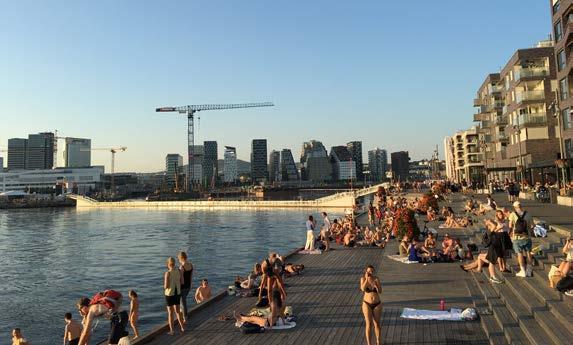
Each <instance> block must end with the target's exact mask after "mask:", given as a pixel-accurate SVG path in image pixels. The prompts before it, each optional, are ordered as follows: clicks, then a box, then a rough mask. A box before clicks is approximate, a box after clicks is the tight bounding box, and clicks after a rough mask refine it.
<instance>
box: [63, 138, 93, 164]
mask: <svg viewBox="0 0 573 345" xmlns="http://www.w3.org/2000/svg"><path fill="white" fill-rule="evenodd" d="M91 148H92V141H91V140H90V139H81V138H66V148H65V149H64V160H65V167H66V168H86V167H89V166H91V165H92V164H91Z"/></svg>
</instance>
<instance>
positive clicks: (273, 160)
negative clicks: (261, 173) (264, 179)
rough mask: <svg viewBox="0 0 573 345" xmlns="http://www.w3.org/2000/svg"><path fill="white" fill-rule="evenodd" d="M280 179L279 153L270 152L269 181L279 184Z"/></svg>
mask: <svg viewBox="0 0 573 345" xmlns="http://www.w3.org/2000/svg"><path fill="white" fill-rule="evenodd" d="M281 179H282V174H281V153H280V152H279V151H275V150H272V151H271V153H270V155H269V181H270V182H279V181H280V180H281Z"/></svg>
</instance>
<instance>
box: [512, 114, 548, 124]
mask: <svg viewBox="0 0 573 345" xmlns="http://www.w3.org/2000/svg"><path fill="white" fill-rule="evenodd" d="M517 122H518V123H519V125H520V126H544V125H546V124H547V114H546V113H537V114H520V115H519V116H518V117H517Z"/></svg>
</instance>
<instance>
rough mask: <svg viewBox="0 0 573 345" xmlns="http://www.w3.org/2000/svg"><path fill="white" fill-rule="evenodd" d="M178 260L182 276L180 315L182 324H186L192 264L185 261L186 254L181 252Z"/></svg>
mask: <svg viewBox="0 0 573 345" xmlns="http://www.w3.org/2000/svg"><path fill="white" fill-rule="evenodd" d="M177 257H178V258H179V270H180V271H181V275H182V276H183V283H182V284H181V314H183V317H182V319H183V323H185V322H187V296H188V295H189V292H190V291H191V280H192V279H193V264H191V262H190V261H189V260H187V253H185V252H181V253H179V255H178V256H177Z"/></svg>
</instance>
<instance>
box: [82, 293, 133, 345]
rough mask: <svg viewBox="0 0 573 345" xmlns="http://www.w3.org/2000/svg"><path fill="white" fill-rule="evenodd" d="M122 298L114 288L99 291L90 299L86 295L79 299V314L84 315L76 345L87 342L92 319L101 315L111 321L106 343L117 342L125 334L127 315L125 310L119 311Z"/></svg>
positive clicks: (85, 344) (83, 344) (84, 344)
mask: <svg viewBox="0 0 573 345" xmlns="http://www.w3.org/2000/svg"><path fill="white" fill-rule="evenodd" d="M122 299H123V298H122V295H121V293H119V292H117V291H115V290H106V291H104V292H99V293H97V294H96V295H95V296H94V297H92V299H91V300H90V299H89V298H86V297H82V298H80V299H79V301H78V302H77V304H76V305H77V307H78V310H79V312H80V314H81V315H82V316H83V317H84V320H83V322H82V323H83V325H84V329H83V330H82V334H81V336H80V341H79V342H78V345H87V344H89V341H90V336H91V330H92V327H93V323H94V320H95V319H96V318H98V317H102V316H103V317H105V318H108V319H109V320H110V321H111V327H110V331H109V338H108V344H117V343H118V342H119V339H121V338H122V337H125V336H126V335H127V332H125V328H126V326H127V323H128V319H129V316H128V315H127V312H126V311H121V312H120V311H119V307H120V306H121V302H122Z"/></svg>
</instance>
